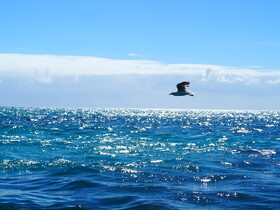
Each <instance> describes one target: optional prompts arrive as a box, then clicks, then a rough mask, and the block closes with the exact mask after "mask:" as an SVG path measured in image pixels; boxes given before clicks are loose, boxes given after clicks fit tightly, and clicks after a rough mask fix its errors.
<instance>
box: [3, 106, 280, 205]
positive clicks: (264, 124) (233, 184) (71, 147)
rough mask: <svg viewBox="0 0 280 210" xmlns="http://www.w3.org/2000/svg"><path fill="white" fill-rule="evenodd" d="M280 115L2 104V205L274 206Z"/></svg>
mask: <svg viewBox="0 0 280 210" xmlns="http://www.w3.org/2000/svg"><path fill="white" fill-rule="evenodd" d="M279 153H280V112H279V111H217V110H216V111H211V110H204V111H203V110H152V109H151V110H149V109H62V108H55V109H49V108H12V107H10V108H9V107H0V209H225V208H229V209H277V208H279V207H280V158H279V157H280V156H279Z"/></svg>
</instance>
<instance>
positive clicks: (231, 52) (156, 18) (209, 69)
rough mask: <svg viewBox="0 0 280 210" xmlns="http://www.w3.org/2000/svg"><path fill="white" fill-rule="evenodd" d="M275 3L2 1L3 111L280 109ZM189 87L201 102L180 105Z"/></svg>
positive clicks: (279, 27)
mask: <svg viewBox="0 0 280 210" xmlns="http://www.w3.org/2000/svg"><path fill="white" fill-rule="evenodd" d="M279 11H280V1H278V0H266V1H263V0H226V1H225V0H133V1H132V0H48V1H43V0H13V1H10V0H1V1H0V27H1V30H0V31H1V33H0V90H1V91H0V106H21V107H89V108H166V109H176V108H178V109H234V110H235V109H237V110H280V97H279V92H280V59H279V58H280V21H279V20H280V13H279ZM182 81H190V83H191V84H190V87H189V89H190V90H191V91H192V92H194V94H195V96H194V97H190V96H185V97H174V96H169V93H170V92H173V91H176V84H177V83H179V82H182Z"/></svg>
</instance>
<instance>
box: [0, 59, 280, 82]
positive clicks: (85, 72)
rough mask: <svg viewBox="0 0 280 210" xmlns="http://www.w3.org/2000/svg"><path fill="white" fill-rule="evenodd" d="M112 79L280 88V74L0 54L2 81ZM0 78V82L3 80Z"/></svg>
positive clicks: (191, 65) (211, 66) (195, 66)
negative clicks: (180, 79) (174, 78)
mask: <svg viewBox="0 0 280 210" xmlns="http://www.w3.org/2000/svg"><path fill="white" fill-rule="evenodd" d="M112 75H148V76H153V75H155V76H157V75H182V76H184V77H185V78H195V79H196V80H197V81H202V82H218V83H246V84H254V83H267V84H270V85H278V84H280V82H279V81H280V70H262V69H259V68H254V67H247V68H241V67H228V66H220V65H200V64H166V63H162V62H157V61H151V60H116V59H108V58H98V57H89V56H88V57H87V56H60V55H28V54H0V77H1V78H3V77H28V78H33V79H35V80H37V81H38V82H41V83H51V82H52V81H53V78H56V77H65V76H72V77H74V78H76V79H77V78H79V77H81V76H112ZM1 78H0V79H1Z"/></svg>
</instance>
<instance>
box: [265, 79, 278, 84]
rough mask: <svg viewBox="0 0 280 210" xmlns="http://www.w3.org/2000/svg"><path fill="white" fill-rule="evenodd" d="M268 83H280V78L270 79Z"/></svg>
mask: <svg viewBox="0 0 280 210" xmlns="http://www.w3.org/2000/svg"><path fill="white" fill-rule="evenodd" d="M267 83H268V84H280V78H277V79H275V80H268V81H267Z"/></svg>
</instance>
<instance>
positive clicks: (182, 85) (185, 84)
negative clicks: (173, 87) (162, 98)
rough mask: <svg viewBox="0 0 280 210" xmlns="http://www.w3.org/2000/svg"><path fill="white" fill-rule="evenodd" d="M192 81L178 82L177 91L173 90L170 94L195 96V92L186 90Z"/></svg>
mask: <svg viewBox="0 0 280 210" xmlns="http://www.w3.org/2000/svg"><path fill="white" fill-rule="evenodd" d="M189 85H190V82H189V81H188V82H186V81H185V82H181V83H178V84H177V92H172V93H170V94H169V95H173V96H186V95H189V96H194V94H193V93H192V92H191V91H188V90H186V87H189Z"/></svg>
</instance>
